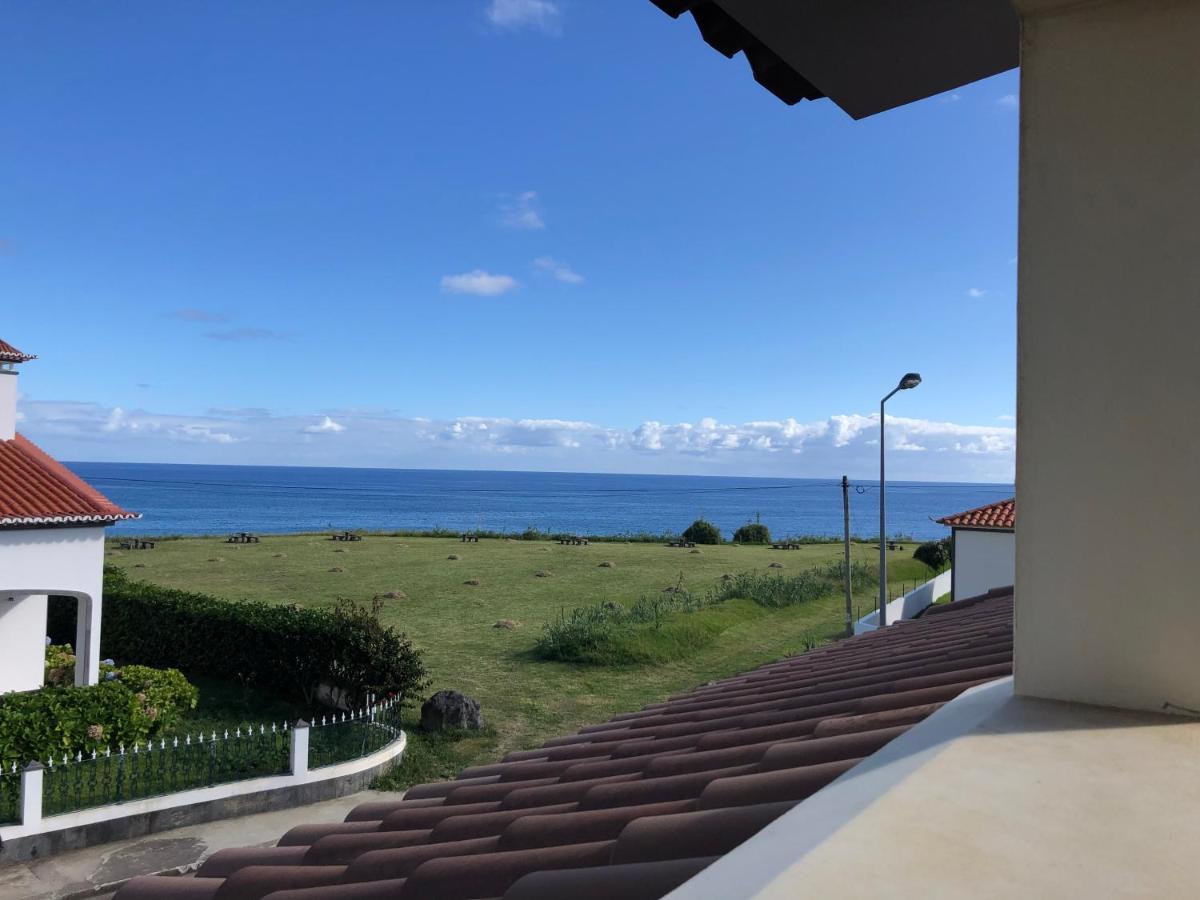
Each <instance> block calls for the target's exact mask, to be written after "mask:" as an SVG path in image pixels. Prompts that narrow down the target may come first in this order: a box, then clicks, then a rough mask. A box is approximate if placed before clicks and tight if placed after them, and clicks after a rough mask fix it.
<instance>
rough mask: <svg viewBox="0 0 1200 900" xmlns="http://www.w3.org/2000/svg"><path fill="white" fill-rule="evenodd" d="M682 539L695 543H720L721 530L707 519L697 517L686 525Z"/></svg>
mask: <svg viewBox="0 0 1200 900" xmlns="http://www.w3.org/2000/svg"><path fill="white" fill-rule="evenodd" d="M683 539H684V540H685V541H691V542H693V543H695V544H719V543H721V532H720V531H719V530H718V529H717V526H716V525H714V524H713V523H712V522H709V521H708V520H707V519H697V520H696V521H695V522H693V523H692V524H691V525H689V526H688V527H687V530H686V531H685V532H684V533H683Z"/></svg>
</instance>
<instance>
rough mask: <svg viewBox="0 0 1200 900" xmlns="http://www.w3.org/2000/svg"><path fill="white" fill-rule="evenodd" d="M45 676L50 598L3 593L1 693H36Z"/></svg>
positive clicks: (0, 608)
mask: <svg viewBox="0 0 1200 900" xmlns="http://www.w3.org/2000/svg"><path fill="white" fill-rule="evenodd" d="M0 577H3V576H2V575H0ZM45 677H46V595H45V594H26V593H20V592H14V591H5V592H3V593H0V693H5V692H7V691H36V690H37V689H38V688H40V687H41V686H42V684H43V682H44V681H45Z"/></svg>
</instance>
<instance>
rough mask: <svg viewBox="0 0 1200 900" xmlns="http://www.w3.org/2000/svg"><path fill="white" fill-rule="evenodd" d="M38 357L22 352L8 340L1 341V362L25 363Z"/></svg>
mask: <svg viewBox="0 0 1200 900" xmlns="http://www.w3.org/2000/svg"><path fill="white" fill-rule="evenodd" d="M31 359H37V357H36V356H32V355H31V354H29V353H22V352H21V351H20V350H18V349H17V348H16V347H14V346H13V345H12V344H10V343H9V342H8V341H0V363H23V362H29V360H31Z"/></svg>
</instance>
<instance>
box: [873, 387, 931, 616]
mask: <svg viewBox="0 0 1200 900" xmlns="http://www.w3.org/2000/svg"><path fill="white" fill-rule="evenodd" d="M920 383H921V376H920V375H918V374H917V373H916V372H909V373H908V374H907V375H905V376H904V377H903V378H901V379H900V383H899V384H898V385H896V386H895V387H894V388H892V392H891V393H890V394H888V395H887V396H886V397H884V398H883V399H882V400H880V401H879V627H880V628H886V627H887V604H888V586H887V540H886V535H887V482H886V480H885V479H884V468H883V461H884V450H883V447H884V444H883V437H884V424H885V422H886V419H885V417H884V414H883V405H884V404H885V403H887V402H888V401H889V400H891V399H892V397H893V396H894V395H895V394H897V393H898V392H900V391H908V390H912V389H913V388H915V387H916V386H917V385H918V384H920Z"/></svg>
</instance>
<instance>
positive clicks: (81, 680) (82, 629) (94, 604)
mask: <svg viewBox="0 0 1200 900" xmlns="http://www.w3.org/2000/svg"><path fill="white" fill-rule="evenodd" d="M100 612H101V600H100V596H99V595H97V596H96V597H94V598H93V597H91V596H89V595H87V594H83V595H80V596H79V604H78V607H77V612H76V617H75V684H76V685H79V686H83V685H88V684H95V683H96V682H98V681H99V680H100Z"/></svg>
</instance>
